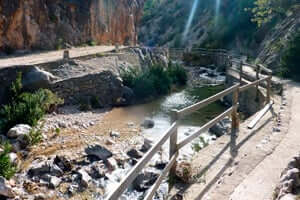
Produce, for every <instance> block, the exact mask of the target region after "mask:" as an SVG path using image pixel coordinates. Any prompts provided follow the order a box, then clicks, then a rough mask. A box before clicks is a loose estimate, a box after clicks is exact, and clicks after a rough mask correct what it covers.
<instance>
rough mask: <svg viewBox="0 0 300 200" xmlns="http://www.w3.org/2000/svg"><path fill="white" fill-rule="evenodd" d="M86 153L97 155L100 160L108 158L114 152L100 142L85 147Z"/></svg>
mask: <svg viewBox="0 0 300 200" xmlns="http://www.w3.org/2000/svg"><path fill="white" fill-rule="evenodd" d="M85 153H86V154H87V155H88V156H95V157H97V158H98V159H100V160H107V159H108V158H110V157H112V153H111V152H110V151H109V150H108V149H106V148H105V147H102V146H100V145H98V144H97V145H93V146H88V147H87V148H86V149H85Z"/></svg>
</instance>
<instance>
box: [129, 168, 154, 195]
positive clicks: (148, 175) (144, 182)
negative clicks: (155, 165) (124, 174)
mask: <svg viewBox="0 0 300 200" xmlns="http://www.w3.org/2000/svg"><path fill="white" fill-rule="evenodd" d="M157 178H158V174H156V173H154V172H150V171H146V172H143V173H141V174H139V175H138V176H137V177H136V178H135V180H134V181H133V183H132V184H133V188H134V189H135V190H137V191H139V192H143V191H146V190H147V189H149V188H150V187H151V186H152V185H153V184H154V183H155V181H156V179H157Z"/></svg>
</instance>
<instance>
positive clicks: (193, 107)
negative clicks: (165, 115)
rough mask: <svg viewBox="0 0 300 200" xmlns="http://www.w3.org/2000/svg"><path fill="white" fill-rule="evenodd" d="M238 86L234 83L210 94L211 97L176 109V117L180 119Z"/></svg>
mask: <svg viewBox="0 0 300 200" xmlns="http://www.w3.org/2000/svg"><path fill="white" fill-rule="evenodd" d="M239 86H240V84H235V85H234V86H232V87H230V88H228V89H226V90H224V91H222V92H220V93H218V94H216V95H214V96H211V97H209V98H207V99H205V100H203V101H201V102H199V103H196V104H194V105H191V106H189V107H187V108H184V109H181V110H179V111H177V112H178V113H177V115H178V119H182V118H183V117H184V116H186V115H188V114H191V113H193V112H195V111H197V110H199V109H201V108H203V107H205V106H207V105H208V104H211V103H213V102H215V101H217V100H219V99H221V98H223V97H224V96H226V95H228V94H230V93H232V92H233V91H235V90H237V89H238V88H239Z"/></svg>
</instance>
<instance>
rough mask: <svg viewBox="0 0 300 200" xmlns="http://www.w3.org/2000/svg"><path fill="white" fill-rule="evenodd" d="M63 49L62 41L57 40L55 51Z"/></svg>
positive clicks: (60, 39)
mask: <svg viewBox="0 0 300 200" xmlns="http://www.w3.org/2000/svg"><path fill="white" fill-rule="evenodd" d="M63 47H64V40H63V39H62V38H58V40H57V42H56V47H55V48H56V50H61V49H63Z"/></svg>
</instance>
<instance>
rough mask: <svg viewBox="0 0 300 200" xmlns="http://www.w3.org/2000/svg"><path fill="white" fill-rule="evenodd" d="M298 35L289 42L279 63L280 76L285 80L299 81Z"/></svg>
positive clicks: (299, 48) (299, 37) (299, 45)
mask: <svg viewBox="0 0 300 200" xmlns="http://www.w3.org/2000/svg"><path fill="white" fill-rule="evenodd" d="M299 55H300V33H298V34H297V36H296V37H295V38H294V39H293V40H291V41H290V42H289V44H288V47H287V50H286V51H285V52H284V54H283V56H282V59H281V63H280V72H279V73H280V74H279V75H281V76H283V77H285V78H292V79H294V80H297V81H300V67H299V63H300V56H299Z"/></svg>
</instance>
